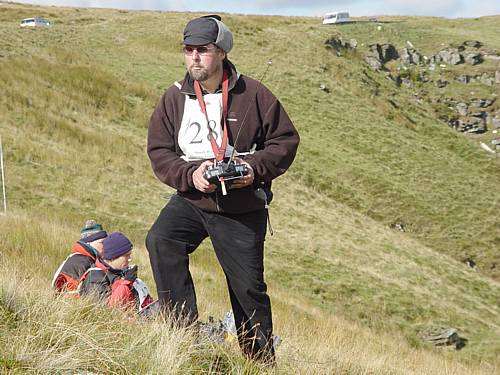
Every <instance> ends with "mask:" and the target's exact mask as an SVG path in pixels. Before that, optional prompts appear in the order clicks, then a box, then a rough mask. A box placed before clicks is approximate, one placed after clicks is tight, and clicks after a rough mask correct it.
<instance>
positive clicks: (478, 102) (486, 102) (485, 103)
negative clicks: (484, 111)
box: [470, 99, 495, 108]
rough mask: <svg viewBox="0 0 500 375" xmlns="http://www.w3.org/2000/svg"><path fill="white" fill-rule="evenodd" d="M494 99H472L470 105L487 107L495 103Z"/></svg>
mask: <svg viewBox="0 0 500 375" xmlns="http://www.w3.org/2000/svg"><path fill="white" fill-rule="evenodd" d="M494 101H495V100H494V99H472V100H471V102H470V105H472V106H474V107H477V108H487V107H489V106H491V105H492V104H493V103H494Z"/></svg>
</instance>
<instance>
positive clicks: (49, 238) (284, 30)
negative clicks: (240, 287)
mask: <svg viewBox="0 0 500 375" xmlns="http://www.w3.org/2000/svg"><path fill="white" fill-rule="evenodd" d="M0 10H1V11H0V55H1V56H0V85H1V87H2V95H1V96H0V134H1V136H2V140H3V143H4V145H3V146H4V153H5V155H4V157H5V167H6V182H7V188H8V190H7V193H8V215H7V216H4V217H0V252H1V253H0V266H1V267H3V268H2V270H5V272H2V274H3V275H4V274H5V275H6V276H4V277H5V279H2V282H1V283H0V285H2V300H1V304H0V307H1V309H0V311H1V316H2V323H1V325H0V331H1V332H2V335H0V337H1V338H2V339H0V340H7V338H8V339H9V343H10V341H11V340H13V342H15V345H2V351H0V358H1V360H0V364H1V366H3V367H4V369H8V370H9V371H12V372H14V373H15V371H18V372H34V373H37V372H49V373H50V372H58V371H59V372H61V371H63V369H64V371H66V370H67V371H75V372H76V371H99V370H98V369H99V368H101V369H106V370H105V371H106V372H109V373H151V372H155V371H154V370H152V369H154V368H156V367H154V366H157V368H158V369H164V372H165V373H183V372H184V373H185V372H208V373H217V372H219V373H220V372H233V373H253V372H266V371H268V372H269V371H276V372H278V373H311V371H312V372H314V373H339V374H344V373H345V374H365V373H374V374H388V373H394V374H399V373H401V374H409V373H415V374H423V373H425V374H434V373H435V374H475V373H477V374H480V373H484V374H491V373H495V371H498V357H499V354H500V342H499V339H498V338H499V337H500V321H499V316H500V311H499V309H500V306H499V305H498V300H499V298H500V290H499V288H498V281H495V280H498V277H499V275H500V274H499V271H498V270H499V268H498V266H496V264H498V261H499V260H500V259H499V253H498V251H497V249H498V245H499V237H498V230H497V228H498V227H499V219H498V215H496V212H497V211H498V207H499V205H498V198H497V197H496V195H495V192H496V190H497V188H498V186H499V183H500V173H499V171H498V158H496V157H494V156H490V155H488V154H486V153H484V152H482V151H481V149H480V148H479V147H477V140H475V139H468V138H466V137H463V136H461V135H459V134H457V133H455V132H454V131H453V130H451V129H449V128H448V127H447V126H446V124H444V123H443V122H442V121H441V120H439V119H437V118H436V108H435V106H434V105H433V104H432V103H434V102H436V100H437V99H442V98H444V97H446V96H450V95H455V93H456V95H457V96H458V97H459V98H467V97H468V95H470V93H469V94H468V93H467V91H466V90H465V89H464V88H463V86H457V85H458V84H456V85H455V84H450V86H449V87H447V88H446V90H445V91H440V90H438V89H436V88H435V87H434V86H433V84H432V83H428V84H426V83H419V86H418V87H417V88H416V89H407V88H401V89H398V88H396V86H395V85H394V84H393V83H392V82H391V81H389V80H387V79H386V78H385V76H384V74H383V73H377V72H373V71H371V70H369V69H368V68H367V67H366V65H364V63H363V60H362V57H363V53H364V51H365V48H366V45H367V44H368V43H372V42H379V43H381V42H386V41H387V42H392V43H395V44H397V45H398V46H402V45H403V44H404V43H406V40H411V41H412V43H413V44H414V45H415V46H416V47H417V48H418V49H419V50H421V51H422V52H423V53H425V54H428V55H430V54H431V53H435V52H437V51H438V50H439V49H441V48H443V46H442V45H444V46H448V45H449V44H453V43H460V42H462V41H463V40H466V39H472V38H476V39H478V40H480V41H482V42H483V43H484V44H485V45H486V46H487V47H489V48H497V49H498V48H500V45H498V41H497V40H496V39H495V38H493V37H492V35H496V34H498V32H499V31H500V30H498V17H484V18H482V19H481V21H482V22H476V21H474V20H444V19H440V18H439V19H438V18H423V17H413V18H412V17H387V19H386V18H385V17H384V20H386V21H391V22H389V23H384V24H382V25H383V28H382V30H381V31H380V32H378V33H375V31H374V30H373V28H374V27H375V26H374V25H372V24H370V23H354V24H350V25H343V26H342V27H339V28H337V27H325V26H321V25H320V24H319V21H318V20H317V19H313V18H306V17H293V18H287V17H265V16H248V17H247V16H240V15H229V14H228V15H223V18H224V20H225V21H226V22H227V24H228V26H229V27H230V28H231V30H232V31H233V33H234V34H235V47H234V52H232V53H231V59H232V60H233V61H234V63H235V64H236V66H237V67H238V68H239V70H240V71H241V72H243V73H246V74H249V75H251V76H254V77H257V78H258V77H261V75H262V73H263V72H264V70H265V68H266V66H267V61H268V60H269V59H271V60H272V61H273V63H272V66H271V69H270V70H269V72H268V74H267V76H266V77H265V79H264V83H265V84H266V85H267V86H268V87H270V88H271V90H272V91H273V92H275V93H276V94H277V96H278V97H279V99H280V100H281V102H282V103H283V104H284V106H285V108H286V109H287V111H288V113H289V114H290V116H291V118H292V119H293V121H294V123H295V124H296V126H297V127H298V129H299V132H300V134H301V139H302V143H301V147H300V149H299V154H298V156H297V160H296V162H295V163H294V165H293V167H292V168H291V170H290V171H289V172H288V173H287V174H286V175H285V176H284V177H282V178H279V179H278V180H277V181H276V184H275V193H276V199H275V201H274V202H273V205H272V208H271V220H272V222H273V227H274V229H275V235H274V237H269V238H268V241H267V252H266V278H267V281H268V285H269V290H270V294H271V298H272V301H273V309H274V316H275V325H276V333H277V334H279V335H281V336H282V337H283V338H284V342H283V346H282V347H281V348H280V349H279V351H278V360H279V367H278V369H276V370H266V369H261V368H257V369H256V368H255V367H254V366H255V365H254V364H252V363H248V362H246V361H245V360H244V359H243V358H241V357H240V356H239V354H238V350H237V348H235V347H234V346H233V347H228V348H225V347H223V348H218V347H214V348H211V349H210V350H208V349H206V348H204V349H203V350H199V348H197V347H196V345H194V344H193V342H192V337H190V333H189V332H187V333H186V332H175V331H169V330H168V329H167V328H166V327H164V326H163V325H159V323H158V322H147V323H139V322H133V323H130V324H131V326H130V325H123V323H122V322H121V320H122V318H123V316H121V315H120V314H119V313H116V314H115V313H112V314H111V316H110V320H111V322H112V323H113V324H111V325H105V324H102V322H101V319H100V317H102V315H103V314H107V315H109V313H108V312H107V310H106V311H103V310H99V307H95V306H91V305H85V304H84V305H83V306H82V305H81V304H80V303H79V302H75V301H66V300H54V299H53V297H52V296H51V295H50V293H49V292H48V288H49V283H50V279H51V276H52V273H53V272H54V270H55V269H56V268H57V266H58V264H59V263H60V262H61V261H62V260H63V259H64V257H65V256H66V255H67V253H68V251H69V249H70V247H71V244H72V242H73V241H74V240H75V239H76V235H77V233H78V232H77V231H78V230H79V228H80V227H81V226H82V223H83V222H84V221H85V220H86V219H88V218H91V217H92V218H96V219H98V221H100V222H102V223H103V224H104V225H105V227H106V228H107V229H108V230H121V231H123V232H125V233H126V234H127V235H129V236H130V237H131V238H132V239H133V242H134V243H135V245H136V250H135V255H134V262H136V263H137V264H139V266H140V274H141V275H140V276H141V278H143V279H144V280H145V281H146V282H147V284H148V285H150V286H152V285H154V283H153V280H152V275H151V272H150V268H149V260H148V256H147V253H146V250H145V249H144V246H143V243H144V237H145V234H146V233H147V230H148V229H149V227H150V225H151V223H152V222H153V220H154V219H155V217H156V215H157V213H158V211H159V210H160V209H161V208H162V206H163V205H164V204H165V198H166V196H168V195H169V194H171V193H172V190H171V189H169V188H168V187H165V186H164V185H162V184H161V183H159V182H158V181H157V180H156V179H155V177H154V176H153V174H152V172H151V168H150V166H149V162H148V160H147V157H146V155H145V137H146V128H147V123H148V118H149V115H150V113H151V111H152V109H153V107H154V105H155V103H156V101H157V100H158V97H159V96H160V95H161V93H162V91H163V89H165V88H166V87H168V86H169V85H170V84H171V83H172V82H173V81H174V80H176V79H179V78H181V77H182V75H183V74H184V73H183V72H184V67H183V65H182V57H181V55H180V35H181V33H182V28H183V25H184V24H185V22H186V20H187V19H189V18H192V17H195V16H196V15H197V14H183V13H166V12H127V11H116V10H105V9H99V10H97V9H83V8H81V9H79V8H54V7H50V8H49V7H33V6H28V5H18V4H7V3H0ZM33 13H37V14H38V15H40V16H42V17H46V18H49V19H50V20H51V21H53V27H51V28H50V29H37V30H24V29H20V28H19V26H18V23H19V20H20V19H22V18H26V17H30V16H32V15H33ZM495 33H496V34H495ZM333 34H338V35H342V36H343V37H344V38H351V37H353V38H356V39H357V40H358V42H359V43H360V48H359V51H358V52H356V53H350V54H344V55H342V56H340V57H338V56H336V55H335V54H334V53H332V51H330V50H328V49H326V48H324V46H323V43H324V41H325V40H326V39H328V38H329V37H331V36H332V35H333ZM361 44H364V45H361ZM485 66H486V65H485ZM480 67H481V66H480ZM483 68H484V67H483ZM483 68H481V69H483ZM486 68H488V69H489V67H486ZM486 68H484V69H486ZM394 69H396V67H394ZM453 69H455V68H453ZM453 69H449V70H447V71H446V72H444V73H442V74H450V75H451V74H454V73H458V72H459V71H460V72H461V71H462V70H463V69H466V67H464V66H462V67H457V68H456V70H457V71H456V72H455V71H454V70H453ZM471 69H472V68H471ZM436 74H437V73H436ZM436 76H437V75H436ZM433 77H434V76H433ZM321 83H323V84H325V85H326V86H327V87H328V88H329V90H330V92H329V93H326V92H324V91H322V90H320V89H319V85H320V84H321ZM467 87H468V89H470V90H475V91H477V95H478V96H476V97H494V95H495V94H496V93H497V91H498V87H487V86H470V87H469V86H467ZM423 91H427V94H426V97H425V98H426V99H425V100H424V101H423V102H422V103H417V102H416V101H415V96H414V95H415V93H421V92H423ZM495 105H496V104H495ZM395 223H403V224H404V225H405V227H406V232H405V233H402V232H399V231H395V230H394V229H391V225H392V224H395ZM466 257H473V258H474V259H475V260H476V261H477V263H478V271H474V270H470V269H468V268H466V266H465V265H464V263H463V259H464V258H466ZM191 264H192V267H193V277H194V278H195V283H196V286H197V291H198V293H197V294H198V298H199V300H200V311H201V314H202V318H204V319H206V317H207V316H208V315H214V316H217V317H219V316H222V315H223V313H224V312H225V311H226V310H227V309H228V308H229V300H228V298H227V295H226V290H225V284H224V277H223V275H222V272H221V271H220V269H219V268H218V266H217V263H216V260H215V257H214V256H213V253H212V251H211V247H210V245H209V243H208V242H206V243H204V244H203V245H202V247H201V248H200V249H199V250H198V251H197V252H196V253H195V254H194V255H193V257H192V262H191ZM7 270H8V272H7ZM26 291H30V292H29V293H27V292H26ZM7 297H8V298H7ZM56 305H60V306H64V308H56V307H55V306H56ZM96 309H97V310H96ZM89 311H91V312H92V314H90V315H94V314H95V315H96V316H97V317H99V318H97V317H94V316H93V317H92V318H90V320H89V313H88V312H89ZM4 317H5V319H4ZM89 322H90V323H92V324H93V325H96V328H95V330H94V329H93V328H89V324H90V323H89ZM72 324H73V326H72ZM113 325H114V326H113ZM434 325H446V326H452V327H455V328H457V329H458V331H459V333H460V334H461V335H463V336H464V337H465V338H467V339H468V340H469V341H468V345H467V346H466V347H465V348H464V349H462V350H461V351H457V352H455V351H447V350H439V351H436V350H435V349H432V348H430V347H429V346H427V345H425V344H423V343H422V341H421V340H420V339H419V335H418V332H419V331H420V330H421V329H424V328H426V327H429V326H434ZM160 326H161V328H160ZM23 327H25V328H23ZM114 327H125V328H124V329H122V330H117V329H115V328H114ZM130 327H133V328H130ZM58 330H59V331H58ZM163 330H165V331H166V332H167V333H166V336H162V335H161V334H160V333H159V331H162V332H163ZM60 331H64V334H63V335H62V336H61V337H62V338H61V341H57V340H59V339H54V338H57V332H60ZM116 331H118V332H119V334H118V337H117V339H116V345H114V346H113V347H112V348H109V349H108V346H109V345H108V343H109V341H108V340H109V338H108V336H110V337H112V335H113V333H114V332H116ZM122 331H123V332H122ZM19 332H20V333H19ZM38 332H40V333H38ZM101 332H102V336H101ZM4 333H5V334H4ZM138 333H140V334H138ZM93 334H95V335H96V337H95V339H93V338H92V335H93ZM78 337H84V339H83V341H84V342H91V343H92V345H91V346H90V349H89V350H91V351H92V353H94V352H96V353H97V352H99V353H101V354H99V355H98V356H97V359H96V361H95V362H92V361H88V358H86V356H85V355H84V356H80V355H79V354H78V350H79V349H81V347H80V346H78V345H79V343H78V339H77V338H78ZM89 340H90V341H89ZM101 341H102V343H101ZM144 342H150V343H152V344H151V345H149V344H148V345H144V344H143V343H144ZM134 344H137V345H134ZM145 346H147V347H145ZM84 353H87V354H88V352H85V351H84ZM128 354H129V355H130V357H131V358H129V355H128ZM142 357H144V358H147V361H146V362H149V364H142V363H140V362H139V360H138V358H142ZM123 361H125V362H123ZM148 366H150V367H148ZM176 366H177V367H176Z"/></svg>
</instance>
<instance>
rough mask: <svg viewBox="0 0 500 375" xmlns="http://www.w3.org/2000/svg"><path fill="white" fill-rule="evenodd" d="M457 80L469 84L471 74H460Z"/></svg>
mask: <svg viewBox="0 0 500 375" xmlns="http://www.w3.org/2000/svg"><path fill="white" fill-rule="evenodd" d="M455 81H457V82H460V83H465V84H467V83H469V82H470V76H469V75H467V74H460V75H459V76H458V77H456V78H455Z"/></svg>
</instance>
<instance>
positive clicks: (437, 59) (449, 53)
mask: <svg viewBox="0 0 500 375" xmlns="http://www.w3.org/2000/svg"><path fill="white" fill-rule="evenodd" d="M430 61H431V63H435V64H438V63H441V62H442V63H445V64H449V65H458V64H462V63H463V62H464V58H463V56H462V55H461V54H460V51H459V49H458V48H445V49H443V50H441V51H439V52H438V53H437V54H435V55H434V56H432V57H431V59H430Z"/></svg>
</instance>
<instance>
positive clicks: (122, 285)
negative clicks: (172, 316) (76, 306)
mask: <svg viewBox="0 0 500 375" xmlns="http://www.w3.org/2000/svg"><path fill="white" fill-rule="evenodd" d="M102 247H103V251H102V254H101V258H102V259H99V258H97V259H96V262H95V265H93V267H92V268H90V269H89V270H88V271H87V272H86V273H85V274H84V275H83V276H82V280H81V284H80V287H79V291H80V296H85V295H89V294H92V293H93V294H95V295H97V297H98V298H99V299H100V300H101V301H102V302H105V303H106V304H107V305H108V306H122V307H129V308H133V309H137V310H138V311H139V312H141V311H142V310H143V309H144V308H146V307H147V306H148V305H149V304H151V303H152V302H153V298H151V296H150V295H149V290H148V288H147V286H146V284H144V282H143V281H142V280H141V279H138V278H137V266H133V267H129V262H130V258H131V255H132V247H133V245H132V243H131V242H130V240H129V239H128V238H127V237H125V236H124V235H123V234H122V233H120V232H114V233H111V234H110V235H109V236H108V237H106V238H105V239H104V240H103V242H102Z"/></svg>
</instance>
